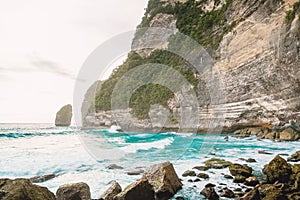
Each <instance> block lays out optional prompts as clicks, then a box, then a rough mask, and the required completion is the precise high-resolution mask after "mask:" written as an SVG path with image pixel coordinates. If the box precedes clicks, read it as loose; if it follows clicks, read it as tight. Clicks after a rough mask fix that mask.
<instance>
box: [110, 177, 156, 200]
mask: <svg viewBox="0 0 300 200" xmlns="http://www.w3.org/2000/svg"><path fill="white" fill-rule="evenodd" d="M137 199H143V200H154V199H155V192H154V189H153V187H152V185H150V183H149V181H148V180H147V179H146V178H142V179H140V180H139V181H137V182H135V183H132V184H131V185H129V186H127V187H126V188H125V189H124V191H123V192H121V193H119V194H118V195H117V196H115V197H114V200H137Z"/></svg>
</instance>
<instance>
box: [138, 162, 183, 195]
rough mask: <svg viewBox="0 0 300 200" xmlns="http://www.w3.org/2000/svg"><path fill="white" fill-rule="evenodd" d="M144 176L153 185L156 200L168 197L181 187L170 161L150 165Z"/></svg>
mask: <svg viewBox="0 0 300 200" xmlns="http://www.w3.org/2000/svg"><path fill="white" fill-rule="evenodd" d="M144 176H145V177H146V178H147V179H148V180H149V183H150V184H151V185H152V186H153V188H154V191H155V194H156V197H157V199H158V200H165V199H169V198H171V197H173V196H174V195H175V194H176V192H177V191H178V190H180V189H181V188H182V183H181V181H180V179H179V178H178V176H177V174H176V172H175V169H174V167H173V165H172V163H170V162H164V163H160V164H156V165H152V166H150V167H149V169H147V170H146V171H145V173H144Z"/></svg>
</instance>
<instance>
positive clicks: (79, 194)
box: [56, 182, 91, 200]
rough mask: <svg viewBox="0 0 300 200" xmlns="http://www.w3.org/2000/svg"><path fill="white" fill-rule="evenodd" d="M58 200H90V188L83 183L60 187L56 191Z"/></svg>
mask: <svg viewBox="0 0 300 200" xmlns="http://www.w3.org/2000/svg"><path fill="white" fill-rule="evenodd" d="M56 198H57V200H90V199H91V192H90V187H89V186H88V185H87V184H86V183H83V182H80V183H71V184H65V185H62V186H59V188H58V190H57V191H56Z"/></svg>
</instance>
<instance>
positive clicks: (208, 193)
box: [200, 187, 220, 200]
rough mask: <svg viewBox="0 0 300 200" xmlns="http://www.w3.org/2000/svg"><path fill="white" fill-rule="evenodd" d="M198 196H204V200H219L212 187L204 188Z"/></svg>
mask: <svg viewBox="0 0 300 200" xmlns="http://www.w3.org/2000/svg"><path fill="white" fill-rule="evenodd" d="M200 194H202V195H203V196H205V198H206V199H208V200H219V199H220V197H219V195H218V194H217V193H216V191H215V189H214V188H213V187H205V188H204V189H203V190H202V191H201V192H200Z"/></svg>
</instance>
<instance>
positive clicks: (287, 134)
mask: <svg viewBox="0 0 300 200" xmlns="http://www.w3.org/2000/svg"><path fill="white" fill-rule="evenodd" d="M279 134H280V135H279V139H280V140H281V141H296V140H299V139H300V133H298V132H296V131H295V130H294V129H293V128H291V127H288V128H286V129H284V130H283V131H281V132H280V133H279Z"/></svg>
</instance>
